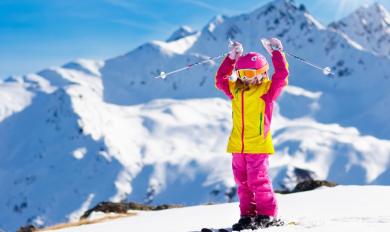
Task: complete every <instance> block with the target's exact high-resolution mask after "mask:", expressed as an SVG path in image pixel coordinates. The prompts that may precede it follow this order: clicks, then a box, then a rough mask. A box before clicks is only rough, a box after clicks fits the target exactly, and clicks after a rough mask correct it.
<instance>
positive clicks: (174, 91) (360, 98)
mask: <svg viewBox="0 0 390 232" xmlns="http://www.w3.org/2000/svg"><path fill="white" fill-rule="evenodd" d="M380 9H381V12H384V10H385V9H384V8H383V7H382V8H380ZM377 16H378V17H376V18H375V19H366V24H367V25H368V24H369V23H370V22H371V20H374V21H375V23H378V22H379V23H380V22H382V19H383V17H382V16H383V15H381V14H378V15H377ZM384 18H385V21H386V20H387V19H388V17H387V16H386V17H384ZM381 28H382V29H381ZM386 30H387V28H383V27H379V30H378V33H379V34H380V33H382V32H383V33H386ZM272 36H277V37H279V38H281V39H282V41H283V43H284V46H285V48H286V49H288V50H289V51H291V52H292V53H294V54H297V55H299V56H302V57H304V58H305V59H308V60H310V61H312V62H314V63H318V64H320V65H323V66H326V65H329V66H330V67H331V68H332V70H333V71H334V72H335V73H336V78H334V79H330V78H327V77H325V76H323V75H322V73H321V72H318V71H317V70H314V69H312V68H311V67H308V66H306V65H303V64H302V63H301V62H299V61H296V60H294V59H292V58H289V60H288V61H289V64H290V77H289V86H288V87H287V88H286V89H285V91H284V92H283V94H282V95H281V96H280V98H279V99H278V102H277V104H275V111H274V118H273V124H272V131H273V137H274V142H275V146H276V154H275V155H274V156H272V162H271V169H270V174H271V177H272V179H273V181H274V186H275V188H278V189H280V188H288V189H291V188H292V187H294V185H295V184H296V183H297V181H298V180H299V179H300V178H301V177H300V176H299V175H300V174H299V173H302V172H304V173H306V174H307V175H309V176H314V177H316V178H319V179H329V180H332V181H336V182H338V183H340V184H345V185H348V184H359V185H363V184H381V185H389V184H390V140H389V139H390V137H389V136H390V124H388V107H387V106H388V105H389V104H390V94H389V92H388V83H389V80H390V76H389V73H390V69H389V67H390V65H389V64H390V63H389V62H390V60H389V59H388V58H386V57H383V56H378V54H377V53H375V52H373V51H372V50H370V49H362V48H366V47H367V46H365V45H363V44H362V43H360V42H358V41H357V39H356V38H355V37H354V35H353V34H348V32H347V31H346V32H343V31H342V30H339V29H335V28H324V27H323V26H322V25H320V24H319V23H318V22H317V21H316V20H315V17H314V16H312V15H310V14H309V13H308V12H306V11H302V10H300V9H298V7H296V6H295V5H294V4H291V2H290V1H284V0H278V1H275V2H271V3H269V4H266V5H264V6H262V7H260V8H258V9H255V10H254V11H252V12H250V13H246V14H241V15H237V16H231V17H227V16H216V17H215V18H214V19H213V20H211V21H210V23H209V24H207V25H205V27H204V28H203V30H201V31H200V32H196V33H194V34H190V35H183V37H182V38H178V39H176V40H173V41H152V42H148V43H145V44H143V45H141V46H139V47H138V48H136V49H134V50H133V51H130V52H128V53H126V54H124V55H121V56H118V57H113V58H111V59H107V60H104V61H93V60H85V59H79V60H76V61H72V62H69V63H67V64H65V65H63V66H62V67H51V68H47V69H44V70H42V71H40V72H38V73H36V74H27V75H24V76H16V77H11V78H8V79H7V80H5V81H3V82H1V83H0V138H1V143H0V158H1V160H2V162H0V182H1V183H2V188H3V189H12V191H1V192H0V212H5V213H1V214H0V228H1V229H3V228H5V229H7V230H11V231H14V230H15V229H16V228H17V227H19V226H21V225H23V224H26V223H34V222H35V223H39V224H40V225H52V224H55V223H58V222H63V221H65V220H68V219H69V218H74V216H72V215H79V214H80V212H81V209H83V208H85V207H87V206H86V205H90V206H91V205H95V204H97V203H98V202H100V201H106V200H112V201H116V202H117V201H122V200H132V201H137V202H144V203H153V204H161V203H180V204H185V205H198V204H204V203H209V202H226V201H228V200H234V199H236V198H235V197H233V199H227V198H226V195H225V194H226V193H229V192H232V191H233V190H234V180H233V178H232V175H231V170H230V166H231V160H230V158H231V157H230V155H229V154H227V153H226V152H225V149H226V141H227V139H228V136H229V133H230V130H231V109H230V107H231V106H230V102H229V101H228V100H226V98H224V96H223V95H222V94H221V93H220V92H219V91H217V90H216V89H215V86H214V75H215V71H216V68H217V67H218V64H219V61H213V62H210V63H207V64H203V65H199V66H196V68H192V69H190V70H187V71H185V72H181V73H178V74H175V75H172V76H171V77H170V78H166V79H164V80H160V79H159V80H156V79H154V78H153V77H154V76H156V75H158V74H159V73H160V72H161V71H167V72H168V71H171V70H175V69H177V68H181V67H184V66H186V65H188V64H190V63H194V62H198V61H200V60H202V59H205V58H207V57H211V56H214V55H218V54H221V53H223V52H226V49H227V44H228V39H229V38H231V39H233V40H239V41H241V42H242V43H243V45H244V49H245V50H246V51H259V52H262V53H265V51H263V50H261V49H262V48H261V47H260V43H259V39H260V38H261V37H272ZM387 46H388V44H387ZM268 58H269V57H268ZM271 72H272V71H271ZM189 193H190V194H189ZM90 196H93V198H92V197H90ZM88 199H90V200H88ZM229 223H230V222H229ZM5 229H4V230H5Z"/></svg>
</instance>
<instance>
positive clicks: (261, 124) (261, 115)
mask: <svg viewBox="0 0 390 232" xmlns="http://www.w3.org/2000/svg"><path fill="white" fill-rule="evenodd" d="M262 126H263V113H260V128H259V130H260V131H259V134H260V135H261V134H262V133H261V131H262V130H261V129H262Z"/></svg>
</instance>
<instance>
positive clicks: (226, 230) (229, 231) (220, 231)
mask: <svg viewBox="0 0 390 232" xmlns="http://www.w3.org/2000/svg"><path fill="white" fill-rule="evenodd" d="M297 225H299V223H298V222H296V221H290V222H284V221H282V220H280V219H279V220H275V221H273V222H271V223H269V224H268V225H267V226H265V227H263V228H260V227H259V228H257V229H259V230H260V229H266V228H270V227H280V226H297ZM254 229H255V228H254ZM252 230H253V229H252ZM255 230H256V229H255ZM200 232H234V231H233V230H232V228H221V229H213V228H203V229H202V230H201V231H200Z"/></svg>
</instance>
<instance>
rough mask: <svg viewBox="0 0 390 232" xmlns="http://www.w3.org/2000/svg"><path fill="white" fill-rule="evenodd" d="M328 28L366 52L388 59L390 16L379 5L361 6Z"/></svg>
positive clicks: (389, 54)
mask: <svg viewBox="0 0 390 232" xmlns="http://www.w3.org/2000/svg"><path fill="white" fill-rule="evenodd" d="M329 27H330V28H333V29H336V30H338V31H340V32H342V33H344V34H347V35H348V36H349V37H350V38H351V39H352V40H354V41H356V42H357V43H359V44H360V45H362V46H363V47H364V48H365V49H366V50H369V51H371V52H373V53H375V54H378V55H381V56H388V57H390V47H389V46H388V44H389V43H390V14H389V12H388V11H387V9H386V8H385V7H384V6H382V5H381V4H379V3H374V4H371V5H365V6H362V7H360V8H358V9H357V10H356V11H354V12H352V13H351V14H349V15H348V16H346V17H345V18H343V19H341V20H339V21H337V22H334V23H331V24H329Z"/></svg>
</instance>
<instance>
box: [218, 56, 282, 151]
mask: <svg viewBox="0 0 390 232" xmlns="http://www.w3.org/2000/svg"><path fill="white" fill-rule="evenodd" d="M272 63H273V65H274V70H275V72H274V74H273V75H272V80H268V79H263V81H262V83H261V84H260V85H250V86H249V90H246V91H244V90H238V89H236V88H235V87H236V82H234V81H231V80H230V78H229V77H230V76H231V74H232V72H233V69H234V66H235V60H232V59H230V58H229V57H228V56H227V57H225V59H224V60H223V62H222V64H221V66H220V67H219V68H218V71H217V74H216V77H215V86H216V88H217V89H219V90H221V91H222V92H224V93H225V94H226V95H227V96H228V97H229V98H230V99H231V101H232V117H233V128H232V131H231V134H230V138H229V142H228V146H227V152H229V153H249V154H250V153H265V154H273V153H274V146H273V144H272V136H271V133H269V131H270V125H271V119H272V111H273V103H274V102H275V100H276V98H277V97H278V96H279V95H280V93H281V91H282V89H283V87H284V86H286V85H287V82H288V79H287V77H288V63H287V61H286V58H285V56H284V54H283V53H282V52H280V51H273V52H272Z"/></svg>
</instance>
